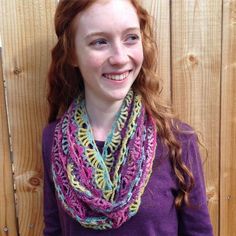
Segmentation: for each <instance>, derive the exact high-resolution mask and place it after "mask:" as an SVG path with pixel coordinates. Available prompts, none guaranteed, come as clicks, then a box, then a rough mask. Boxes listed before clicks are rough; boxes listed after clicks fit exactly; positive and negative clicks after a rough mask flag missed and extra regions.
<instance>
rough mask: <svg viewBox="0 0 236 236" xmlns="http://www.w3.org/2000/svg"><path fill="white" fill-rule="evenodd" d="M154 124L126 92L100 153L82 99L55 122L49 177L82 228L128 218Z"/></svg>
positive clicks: (145, 175) (152, 144)
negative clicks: (50, 174) (51, 177)
mask: <svg viewBox="0 0 236 236" xmlns="http://www.w3.org/2000/svg"><path fill="white" fill-rule="evenodd" d="M155 150H156V126H155V123H154V120H153V118H152V117H151V116H150V114H148V113H147V112H146V110H145V107H144V105H143V104H142V102H141V97H140V96H139V95H135V94H134V92H133V91H130V92H129V93H128V94H127V96H126V98H125V99H124V101H123V104H122V106H121V108H120V111H119V112H118V114H117V115H116V119H115V121H114V123H113V126H112V129H111V132H110V133H109V135H108V137H107V139H106V141H105V144H104V148H103V152H102V153H100V152H99V150H98V147H97V146H96V142H95V140H94V138H93V134H92V129H91V126H90V123H89V118H88V115H87V113H86V108H85V101H84V99H76V100H74V101H73V103H72V104H71V105H70V107H69V109H68V111H67V112H66V113H65V114H64V115H63V117H62V118H61V119H60V121H59V122H58V124H57V126H56V129H55V134H54V143H53V148H52V176H53V181H54V184H55V189H56V193H57V194H56V195H57V198H58V199H59V202H60V203H61V205H62V207H63V208H64V210H65V211H66V212H67V213H68V214H69V215H70V216H71V217H73V218H74V219H75V220H76V221H78V222H79V223H80V224H81V225H82V226H84V227H88V228H93V229H99V230H105V229H110V228H118V227H119V226H121V225H122V224H123V223H124V222H125V221H127V220H128V219H129V218H131V217H132V216H134V215H135V214H136V213H137V211H138V209H139V206H140V202H141V196H142V194H143V192H144V189H145V187H146V185H147V182H148V180H149V178H150V175H151V171H152V163H153V159H154V156H155Z"/></svg>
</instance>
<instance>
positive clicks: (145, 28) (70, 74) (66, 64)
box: [48, 0, 194, 207]
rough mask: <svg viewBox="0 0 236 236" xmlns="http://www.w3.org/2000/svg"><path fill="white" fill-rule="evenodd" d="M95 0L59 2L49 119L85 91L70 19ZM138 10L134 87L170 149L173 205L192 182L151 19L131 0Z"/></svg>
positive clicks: (185, 198) (186, 196) (186, 197)
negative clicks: (139, 46)
mask: <svg viewBox="0 0 236 236" xmlns="http://www.w3.org/2000/svg"><path fill="white" fill-rule="evenodd" d="M95 1H96V0H79V1H75V0H73V1H69V0H67V1H60V2H59V4H58V6H57V9H56V13H55V30H56V34H57V37H58V41H57V43H56V45H55V47H54V48H53V49H52V62H51V65H50V69H49V73H48V80H49V94H48V102H49V108H50V113H49V118H48V121H49V122H52V121H54V120H56V119H57V117H58V116H60V115H61V114H63V113H64V112H65V110H66V109H67V108H68V107H69V105H70V104H71V102H72V101H73V99H74V98H76V97H77V96H78V95H79V94H81V93H84V84H83V78H82V75H81V73H80V70H79V68H77V67H74V66H73V60H74V57H75V55H74V51H75V50H74V49H75V45H74V37H75V32H74V30H73V19H74V18H75V16H76V15H77V14H79V13H80V12H82V11H84V10H85V9H87V8H88V7H89V6H91V5H92V4H93V3H94V2H95ZM130 2H131V3H132V4H133V6H134V7H135V9H136V11H137V15H138V18H139V22H140V29H141V34H142V43H143V53H144V61H143V65H142V68H141V70H140V73H139V75H138V77H137V78H136V80H135V82H134V84H133V86H132V87H133V89H134V90H135V91H136V92H137V93H139V94H141V96H142V99H143V102H144V104H145V106H146V108H147V110H148V111H149V112H150V113H151V114H152V115H153V117H154V118H155V120H156V124H157V129H158V134H159V136H160V137H161V138H162V140H163V142H164V143H165V144H166V146H167V147H168V149H169V153H170V161H171V163H172V167H173V170H174V172H175V175H176V177H177V179H178V183H179V189H180V190H179V192H178V195H177V197H176V199H175V203H176V206H177V207H179V206H181V204H182V202H183V201H185V202H186V203H188V200H189V192H190V190H191V189H192V187H193V185H194V179H193V175H192V173H191V171H190V170H189V169H188V168H187V167H186V165H185V164H184V163H183V161H182V148H181V145H180V143H179V142H178V140H177V138H176V132H179V131H178V129H177V128H176V125H174V124H176V119H174V115H173V114H172V111H171V109H170V108H169V107H168V106H166V105H165V103H164V102H162V98H161V90H162V85H161V80H160V78H159V76H158V74H157V73H156V70H157V45H156V42H155V39H154V35H153V30H152V23H153V22H152V19H151V17H150V15H149V14H148V12H147V11H146V10H145V9H144V8H143V7H142V6H141V5H140V4H139V3H138V1H137V0H130Z"/></svg>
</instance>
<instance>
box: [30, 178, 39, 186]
mask: <svg viewBox="0 0 236 236" xmlns="http://www.w3.org/2000/svg"><path fill="white" fill-rule="evenodd" d="M29 183H30V184H31V185H33V186H39V185H40V180H39V178H37V177H31V178H30V179H29Z"/></svg>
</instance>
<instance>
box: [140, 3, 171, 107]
mask: <svg viewBox="0 0 236 236" xmlns="http://www.w3.org/2000/svg"><path fill="white" fill-rule="evenodd" d="M141 3H142V5H143V6H144V7H145V9H147V11H148V12H149V13H150V14H151V16H152V17H153V21H154V25H155V27H154V29H155V35H156V40H157V46H158V73H159V75H160V78H161V80H162V81H163V92H162V94H163V98H164V99H165V100H166V101H167V103H170V101H171V89H170V84H171V82H170V73H171V70H170V4H169V1H166V0H148V1H146V0H142V1H141Z"/></svg>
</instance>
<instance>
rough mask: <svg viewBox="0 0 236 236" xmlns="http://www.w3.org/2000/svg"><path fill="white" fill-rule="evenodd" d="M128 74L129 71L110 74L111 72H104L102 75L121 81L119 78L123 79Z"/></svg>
mask: <svg viewBox="0 0 236 236" xmlns="http://www.w3.org/2000/svg"><path fill="white" fill-rule="evenodd" d="M128 75H129V72H128V71H127V72H125V73H123V74H120V75H111V74H104V76H105V77H106V78H107V79H111V80H117V81H121V80H124V79H125V78H127V77H128Z"/></svg>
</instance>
